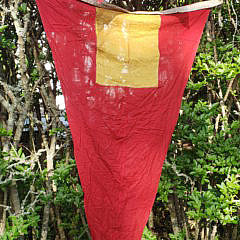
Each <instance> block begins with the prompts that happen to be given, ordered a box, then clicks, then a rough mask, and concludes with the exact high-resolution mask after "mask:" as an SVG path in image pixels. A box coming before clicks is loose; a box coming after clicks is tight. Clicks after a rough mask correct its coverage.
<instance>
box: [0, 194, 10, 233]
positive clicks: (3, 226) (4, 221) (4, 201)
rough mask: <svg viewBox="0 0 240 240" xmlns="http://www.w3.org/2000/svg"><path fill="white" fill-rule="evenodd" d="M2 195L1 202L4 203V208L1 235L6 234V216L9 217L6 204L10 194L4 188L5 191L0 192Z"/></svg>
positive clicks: (0, 226) (0, 218)
mask: <svg viewBox="0 0 240 240" xmlns="http://www.w3.org/2000/svg"><path fill="white" fill-rule="evenodd" d="M0 194H1V196H2V199H1V202H2V203H3V206H2V207H1V208H2V210H1V211H0V213H1V215H0V237H1V236H2V235H3V234H4V232H5V226H6V218H7V210H6V208H5V206H7V198H8V194H7V191H6V190H4V191H3V192H1V193H0Z"/></svg>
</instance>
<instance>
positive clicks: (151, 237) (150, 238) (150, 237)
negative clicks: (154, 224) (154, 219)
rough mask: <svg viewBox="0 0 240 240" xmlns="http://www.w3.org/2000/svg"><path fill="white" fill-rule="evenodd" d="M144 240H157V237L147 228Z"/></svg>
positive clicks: (144, 232) (143, 236)
mask: <svg viewBox="0 0 240 240" xmlns="http://www.w3.org/2000/svg"><path fill="white" fill-rule="evenodd" d="M142 240H157V237H156V236H154V235H153V234H152V232H151V231H150V230H149V229H148V228H147V227H145V228H144V231H143V235H142Z"/></svg>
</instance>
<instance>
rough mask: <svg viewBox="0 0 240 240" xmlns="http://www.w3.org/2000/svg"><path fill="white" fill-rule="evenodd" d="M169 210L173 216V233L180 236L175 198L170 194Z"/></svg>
mask: <svg viewBox="0 0 240 240" xmlns="http://www.w3.org/2000/svg"><path fill="white" fill-rule="evenodd" d="M168 209H169V212H170V216H171V222H172V229H173V233H174V234H178V233H179V232H180V228H179V226H178V220H177V213H176V209H175V204H174V197H173V195H172V194H170V195H169V197H168Z"/></svg>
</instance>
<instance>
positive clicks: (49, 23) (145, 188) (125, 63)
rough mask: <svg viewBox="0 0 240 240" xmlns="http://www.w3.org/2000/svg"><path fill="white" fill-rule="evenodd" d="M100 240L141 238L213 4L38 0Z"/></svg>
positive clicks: (93, 231)
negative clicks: (149, 10) (124, 8)
mask: <svg viewBox="0 0 240 240" xmlns="http://www.w3.org/2000/svg"><path fill="white" fill-rule="evenodd" d="M37 3H38V6H39V10H40V14H41V17H42V21H43V24H44V27H45V31H46V34H47V37H48V40H49V43H50V46H51V49H52V52H53V57H54V60H55V65H56V69H57V73H58V77H59V79H60V81H61V86H62V90H63V94H64V96H65V103H66V110H67V115H68V121H69V124H70V128H71V132H72V136H73V141H74V151H75V158H76V163H77V167H78V171H79V176H80V179H81V184H82V187H83V191H84V193H85V196H84V202H85V211H86V215H87V220H88V224H89V227H90V230H91V235H92V237H93V239H94V240H115V239H117V240H134V239H141V235H142V232H143V228H144V226H145V224H146V221H147V219H148V216H149V213H150V210H151V208H152V205H153V202H154V199H155V195H156V192H157V188H158V182H159V178H160V175H161V169H162V165H163V162H164V159H165V156H166V153H167V148H168V145H169V142H170V139H171V135H172V133H173V130H174V127H175V125H176V122H177V118H178V113H179V109H180V104H181V99H182V95H183V91H184V88H185V86H186V83H187V80H188V76H189V74H190V70H191V66H192V63H193V60H194V56H195V54H196V51H197V48H198V44H199V40H200V37H201V34H202V31H203V28H204V24H205V22H206V20H207V17H208V13H209V10H198V11H192V12H186V13H178V14H170V15H165V14H155V15H148V14H144V13H141V14H131V13H122V12H118V11H113V10H107V9H103V8H97V7H95V6H93V5H88V4H85V3H83V2H80V1H77V0H61V1H60V0H37Z"/></svg>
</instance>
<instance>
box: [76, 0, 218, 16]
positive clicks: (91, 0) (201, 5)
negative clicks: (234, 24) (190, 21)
mask: <svg viewBox="0 0 240 240" xmlns="http://www.w3.org/2000/svg"><path fill="white" fill-rule="evenodd" d="M80 1H81V2H84V3H88V4H90V5H94V6H96V7H100V8H105V9H109V10H114V11H119V12H124V13H130V14H146V15H158V14H174V13H185V12H192V11H197V10H202V9H208V8H213V7H216V6H219V5H221V4H223V0H209V1H204V2H198V3H193V4H190V5H186V6H182V7H176V8H171V9H167V10H163V11H153V12H147V11H136V12H130V11H128V10H126V9H124V8H121V7H118V6H116V5H114V4H110V3H107V2H105V1H101V0H99V1H96V0H80Z"/></svg>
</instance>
